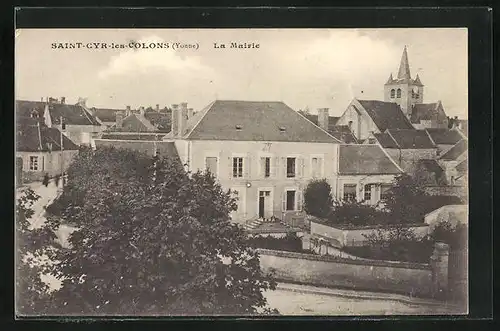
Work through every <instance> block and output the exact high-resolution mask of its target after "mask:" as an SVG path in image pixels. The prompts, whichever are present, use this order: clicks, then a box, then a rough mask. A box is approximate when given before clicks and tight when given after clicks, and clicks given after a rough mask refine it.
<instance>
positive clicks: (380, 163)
mask: <svg viewBox="0 0 500 331" xmlns="http://www.w3.org/2000/svg"><path fill="white" fill-rule="evenodd" d="M401 172H402V171H401V169H400V168H399V167H398V166H397V165H396V163H394V161H393V160H392V159H391V158H390V157H389V156H387V154H385V153H384V151H383V150H382V148H380V146H378V145H340V146H339V174H341V175H370V174H372V175H375V174H391V175H392V174H399V173H401Z"/></svg>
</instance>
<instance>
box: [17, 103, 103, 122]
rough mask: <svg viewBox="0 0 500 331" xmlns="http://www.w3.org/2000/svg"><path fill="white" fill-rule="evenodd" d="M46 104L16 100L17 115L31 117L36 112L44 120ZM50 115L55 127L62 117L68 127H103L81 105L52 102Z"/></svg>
mask: <svg viewBox="0 0 500 331" xmlns="http://www.w3.org/2000/svg"><path fill="white" fill-rule="evenodd" d="M46 104H47V103H46V102H41V101H26V100H16V115H17V116H19V117H30V116H31V114H32V112H33V110H36V111H37V112H38V115H39V117H42V118H43V115H44V111H45V105H46ZM49 113H50V118H51V120H52V124H54V125H59V124H60V118H61V116H62V117H63V120H64V122H65V123H66V125H95V126H100V125H101V124H100V123H99V122H98V121H97V119H96V118H95V117H94V116H93V115H92V114H90V112H88V111H87V110H85V108H84V107H82V106H80V105H79V104H76V105H70V104H65V103H56V102H51V103H49Z"/></svg>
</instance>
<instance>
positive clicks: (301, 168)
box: [296, 157, 304, 178]
mask: <svg viewBox="0 0 500 331" xmlns="http://www.w3.org/2000/svg"><path fill="white" fill-rule="evenodd" d="M296 162H297V165H298V169H297V177H299V178H301V177H303V176H304V158H303V157H298V158H297V161H296Z"/></svg>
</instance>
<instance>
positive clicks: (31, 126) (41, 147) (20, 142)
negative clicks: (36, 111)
mask: <svg viewBox="0 0 500 331" xmlns="http://www.w3.org/2000/svg"><path fill="white" fill-rule="evenodd" d="M62 138H63V148H64V150H78V146H77V145H76V144H75V143H73V142H72V141H71V140H70V139H69V138H68V137H66V136H65V135H62ZM49 144H52V151H60V150H61V131H59V130H58V129H56V128H49V127H47V126H45V125H40V127H38V126H37V125H36V121H34V120H21V121H19V122H18V125H17V132H16V150H17V151H19V152H40V151H43V152H48V151H49Z"/></svg>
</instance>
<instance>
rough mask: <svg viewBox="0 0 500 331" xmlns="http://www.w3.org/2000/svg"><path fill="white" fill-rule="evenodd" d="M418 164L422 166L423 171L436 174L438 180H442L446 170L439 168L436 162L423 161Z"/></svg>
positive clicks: (430, 160)
mask: <svg viewBox="0 0 500 331" xmlns="http://www.w3.org/2000/svg"><path fill="white" fill-rule="evenodd" d="M417 164H418V165H420V166H421V169H423V170H425V171H426V172H428V173H431V174H434V175H435V176H436V179H437V178H440V177H442V176H443V175H444V170H443V168H441V167H440V166H439V163H437V161H436V160H432V159H421V160H418V161H417Z"/></svg>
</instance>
